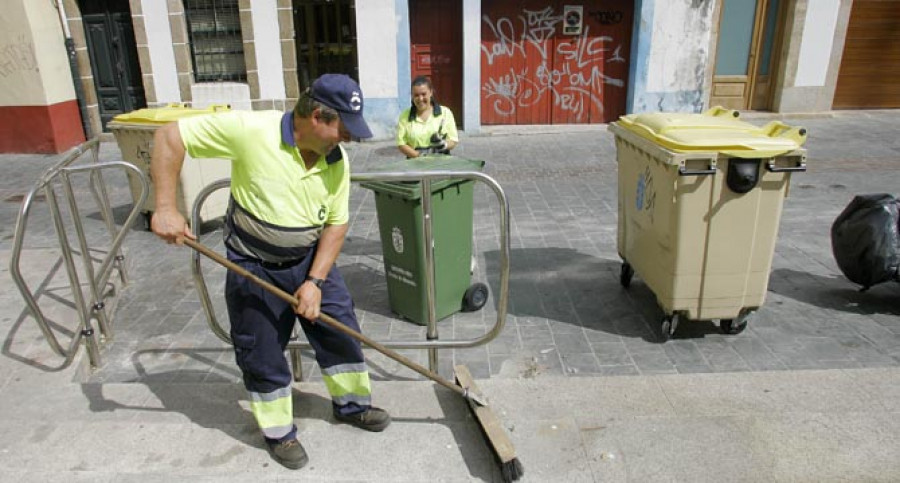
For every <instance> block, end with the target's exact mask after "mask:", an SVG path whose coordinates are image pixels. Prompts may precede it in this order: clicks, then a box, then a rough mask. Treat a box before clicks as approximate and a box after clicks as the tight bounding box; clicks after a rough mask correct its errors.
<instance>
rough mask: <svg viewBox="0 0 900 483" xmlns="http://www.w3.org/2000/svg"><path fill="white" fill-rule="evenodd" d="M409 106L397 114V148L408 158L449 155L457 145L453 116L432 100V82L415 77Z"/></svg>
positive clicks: (448, 110)
mask: <svg viewBox="0 0 900 483" xmlns="http://www.w3.org/2000/svg"><path fill="white" fill-rule="evenodd" d="M410 90H411V93H412V106H410V107H409V109H406V110H405V111H403V112H402V113H400V120H399V122H398V123H397V147H398V148H400V152H402V153H403V154H405V155H406V157H407V158H418V157H419V156H421V155H423V154H436V153H440V154H450V150H451V149H453V148H455V147H456V145H457V144H459V133H458V132H457V131H456V119H454V118H453V112H451V111H450V109H448V108H447V107H446V106H442V105H440V104H438V103H437V101H435V100H434V88H433V87H432V85H431V80H429V79H428V77H425V76H418V77H416V78H415V79H413V81H412V86H411V89H410Z"/></svg>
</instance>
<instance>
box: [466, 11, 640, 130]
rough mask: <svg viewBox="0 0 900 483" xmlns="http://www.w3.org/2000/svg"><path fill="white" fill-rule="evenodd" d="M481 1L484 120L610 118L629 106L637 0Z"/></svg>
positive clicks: (567, 121)
mask: <svg viewBox="0 0 900 483" xmlns="http://www.w3.org/2000/svg"><path fill="white" fill-rule="evenodd" d="M482 9H483V12H482V13H483V16H482V31H481V41H482V44H481V50H482V56H481V76H482V88H481V117H482V119H481V122H482V123H483V124H588V123H604V122H611V121H614V120H616V119H618V117H619V116H620V115H622V114H624V113H625V100H626V95H627V86H628V59H629V56H630V47H631V28H632V19H633V15H634V4H633V2H631V1H621V0H619V1H615V0H593V1H562V0H549V1H548V0H496V1H492V2H490V3H485V4H484V5H483V7H482Z"/></svg>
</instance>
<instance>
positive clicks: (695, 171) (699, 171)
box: [678, 163, 716, 176]
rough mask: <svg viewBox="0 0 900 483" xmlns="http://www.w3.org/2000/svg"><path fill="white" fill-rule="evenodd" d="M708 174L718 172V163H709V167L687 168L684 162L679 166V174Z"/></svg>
mask: <svg viewBox="0 0 900 483" xmlns="http://www.w3.org/2000/svg"><path fill="white" fill-rule="evenodd" d="M707 174H716V165H715V164H713V163H710V164H709V169H687V168H685V167H684V165H683V164H682V165H681V166H679V167H678V176H703V175H707Z"/></svg>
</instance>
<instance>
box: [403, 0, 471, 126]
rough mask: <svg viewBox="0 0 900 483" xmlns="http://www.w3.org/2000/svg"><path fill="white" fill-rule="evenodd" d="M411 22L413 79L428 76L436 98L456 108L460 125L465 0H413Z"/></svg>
mask: <svg viewBox="0 0 900 483" xmlns="http://www.w3.org/2000/svg"><path fill="white" fill-rule="evenodd" d="M409 25H410V26H409V40H410V44H411V50H412V51H411V52H410V55H411V56H412V59H411V63H412V72H411V74H412V78H413V79H415V78H416V77H417V76H420V75H424V76H428V77H429V78H430V79H431V84H432V86H434V97H435V99H437V101H438V102H439V103H440V104H442V105H445V106H447V107H448V108H450V110H451V111H453V116H454V118H455V119H456V124H457V125H458V126H461V123H462V120H463V111H462V107H463V102H462V101H463V99H462V76H463V68H462V66H463V57H462V2H447V1H442V0H410V2H409ZM407 95H409V93H408V92H407ZM401 98H402V97H401ZM402 104H403V103H401V105H402Z"/></svg>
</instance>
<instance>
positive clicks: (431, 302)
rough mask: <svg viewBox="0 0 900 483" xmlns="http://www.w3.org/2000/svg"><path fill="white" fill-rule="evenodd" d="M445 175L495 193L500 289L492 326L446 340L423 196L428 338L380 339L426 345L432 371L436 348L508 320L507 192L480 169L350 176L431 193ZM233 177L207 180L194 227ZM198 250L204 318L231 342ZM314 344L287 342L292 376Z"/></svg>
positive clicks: (195, 261) (489, 336) (464, 342)
mask: <svg viewBox="0 0 900 483" xmlns="http://www.w3.org/2000/svg"><path fill="white" fill-rule="evenodd" d="M444 179H468V180H474V181H480V182H482V183H484V184H486V185H488V187H490V188H491V190H492V191H493V192H494V194H495V195H496V197H497V202H498V203H499V205H500V293H499V295H495V296H496V297H497V321H496V322H495V323H494V326H493V327H492V328H491V330H489V331H488V332H486V333H485V334H484V335H482V336H481V337H477V338H475V339H448V340H439V339H438V330H437V321H436V320H435V294H434V239H433V236H432V229H431V223H432V217H431V197H430V196H422V218H423V223H422V233H421V235H422V236H423V238H422V239H423V240H425V247H426V248H425V284H426V293H427V307H428V320H427V333H426V340H424V341H393V342H391V341H377V342H379V343H381V344H382V345H384V346H386V347H389V348H392V349H427V350H428V366H429V369H431V370H432V371H434V372H437V370H438V367H437V366H438V349H447V348H467V347H475V346H479V345H482V344H487V343H488V342H490V341H491V340H493V339H494V338H495V337H497V335H499V334H500V332H501V331H502V330H503V326H504V325H505V324H506V305H507V301H508V293H509V202H508V201H507V199H506V194H505V193H504V192H503V189H502V188H501V187H500V184H498V183H497V181H495V180H494V179H493V178H491V177H490V176H488V175H486V174H483V173H480V172H477V171H437V170H435V171H404V172H388V171H384V172H371V173H356V174H352V175H351V177H350V180H351V181H353V182H369V181H419V182H421V183H422V193H431V182H432V181H439V180H444ZM230 184H231V181H230V180H228V179H221V180H218V181H215V182H213V183H211V184H209V185H207V186H206V187H205V188H204V189H203V190H201V191H200V193H199V194H198V195H197V198H196V199H195V200H194V205H193V207H192V210H191V226H192V227H199V226H200V210H201V208H202V206H203V202H204V201H205V200H206V198H207V197H209V196H210V195H211V194H212V193H213V192H215V191H217V190H220V189H224V188H227V187H229V186H230ZM200 258H201V256H200V253H199V252H197V251H193V253H192V263H191V271H192V273H193V275H194V283H195V284H196V286H197V291H198V292H199V296H200V302H201V304H202V305H203V311H204V312H205V313H206V320H207V323H208V324H209V327H210V329H211V330H212V331H213V333H215V334H216V336H218V337H219V338H220V339H222V340H223V341H225V342H227V343H228V344H231V343H232V342H231V337H230V336H229V333H228V331H227V330H225V329H224V328H223V327H222V326H221V324H219V322H218V320H217V319H216V314H215V310H214V309H213V306H212V302H211V301H210V299H209V291H208V290H207V288H206V282H205V280H204V278H203V271H202V269H201V267H200ZM309 347H310V345H309V344H307V343H302V342H297V341H291V342H290V343H288V350H289V351H290V353H291V362H292V366H293V369H294V378H295V379H297V380H299V376H298V374H300V364H299V356H300V352H299V350H300V349H307V348H309Z"/></svg>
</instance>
